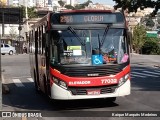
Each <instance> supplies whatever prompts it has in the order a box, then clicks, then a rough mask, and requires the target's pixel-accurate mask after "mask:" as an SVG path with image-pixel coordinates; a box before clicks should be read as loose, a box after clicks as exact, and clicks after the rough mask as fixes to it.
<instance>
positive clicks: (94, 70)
mask: <svg viewBox="0 0 160 120" xmlns="http://www.w3.org/2000/svg"><path fill="white" fill-rule="evenodd" d="M121 71H122V69H120V68H119V67H117V66H116V67H111V68H110V67H104V66H102V67H99V66H98V67H93V66H92V67H90V66H89V67H82V66H81V67H77V68H75V67H74V68H73V67H65V68H64V69H63V70H62V71H61V72H62V74H65V75H67V76H70V77H101V76H109V75H116V74H117V73H119V72H121Z"/></svg>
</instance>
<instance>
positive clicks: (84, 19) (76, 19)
mask: <svg viewBox="0 0 160 120" xmlns="http://www.w3.org/2000/svg"><path fill="white" fill-rule="evenodd" d="M103 22H104V16H103V15H73V16H71V15H62V16H60V23H103Z"/></svg>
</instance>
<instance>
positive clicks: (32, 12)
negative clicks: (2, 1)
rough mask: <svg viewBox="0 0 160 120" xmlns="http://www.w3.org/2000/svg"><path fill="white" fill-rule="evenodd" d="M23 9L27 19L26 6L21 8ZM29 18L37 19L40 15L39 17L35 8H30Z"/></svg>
mask: <svg viewBox="0 0 160 120" xmlns="http://www.w3.org/2000/svg"><path fill="white" fill-rule="evenodd" d="M21 7H22V9H23V17H24V18H25V17H26V12H25V9H26V8H25V6H21ZM27 9H28V18H36V17H37V16H38V15H37V12H36V8H35V7H28V8H27Z"/></svg>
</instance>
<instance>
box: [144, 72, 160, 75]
mask: <svg viewBox="0 0 160 120" xmlns="http://www.w3.org/2000/svg"><path fill="white" fill-rule="evenodd" d="M143 72H145V73H151V74H155V75H160V73H156V72H150V71H143Z"/></svg>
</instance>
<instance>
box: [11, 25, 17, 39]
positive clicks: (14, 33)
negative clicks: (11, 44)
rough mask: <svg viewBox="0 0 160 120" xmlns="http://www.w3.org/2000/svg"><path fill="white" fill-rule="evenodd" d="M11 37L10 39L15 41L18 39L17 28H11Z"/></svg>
mask: <svg viewBox="0 0 160 120" xmlns="http://www.w3.org/2000/svg"><path fill="white" fill-rule="evenodd" d="M9 36H10V38H11V39H13V40H15V39H16V37H17V32H16V30H15V28H12V27H11V28H10V31H9Z"/></svg>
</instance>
